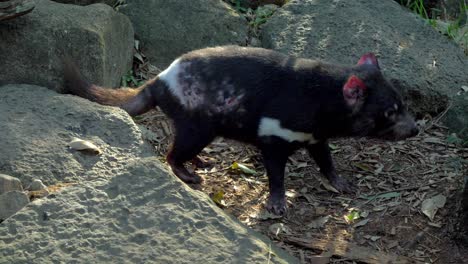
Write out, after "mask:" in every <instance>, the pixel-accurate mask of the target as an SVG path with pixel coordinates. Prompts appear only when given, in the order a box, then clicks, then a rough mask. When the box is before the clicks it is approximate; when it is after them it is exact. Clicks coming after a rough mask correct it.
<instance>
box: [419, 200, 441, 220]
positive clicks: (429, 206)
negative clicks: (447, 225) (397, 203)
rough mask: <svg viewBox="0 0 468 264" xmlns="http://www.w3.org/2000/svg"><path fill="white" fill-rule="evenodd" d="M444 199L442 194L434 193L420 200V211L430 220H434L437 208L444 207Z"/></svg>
mask: <svg viewBox="0 0 468 264" xmlns="http://www.w3.org/2000/svg"><path fill="white" fill-rule="evenodd" d="M446 201H447V197H445V196H444V195H443V194H439V195H436V196H434V197H432V198H429V199H426V200H424V201H423V202H422V205H421V211H422V212H423V213H424V214H425V215H426V216H427V217H429V219H431V221H432V220H434V216H435V214H436V213H437V210H438V209H439V208H442V207H444V205H445V202H446Z"/></svg>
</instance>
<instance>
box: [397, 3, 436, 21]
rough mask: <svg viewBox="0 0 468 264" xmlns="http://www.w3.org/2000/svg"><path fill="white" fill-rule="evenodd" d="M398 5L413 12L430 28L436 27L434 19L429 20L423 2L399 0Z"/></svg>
mask: <svg viewBox="0 0 468 264" xmlns="http://www.w3.org/2000/svg"><path fill="white" fill-rule="evenodd" d="M399 3H400V5H403V6H405V7H407V8H408V9H410V10H411V11H413V12H414V13H416V14H418V15H419V16H420V17H422V18H423V19H424V20H426V21H427V22H428V23H429V25H431V26H432V27H436V26H437V22H436V20H435V19H433V18H430V17H429V15H428V13H427V10H426V7H425V6H424V0H399Z"/></svg>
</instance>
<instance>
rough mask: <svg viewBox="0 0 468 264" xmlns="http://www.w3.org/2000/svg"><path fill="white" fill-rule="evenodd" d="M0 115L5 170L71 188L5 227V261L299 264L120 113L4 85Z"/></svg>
mask: <svg viewBox="0 0 468 264" xmlns="http://www.w3.org/2000/svg"><path fill="white" fill-rule="evenodd" d="M0 107H1V108H0V112H1V113H2V115H0V134H1V135H2V137H0V149H8V150H9V151H8V153H3V152H0V168H2V169H5V170H6V172H7V173H10V174H13V172H14V171H15V172H16V174H15V175H18V177H21V178H22V179H23V181H26V180H28V181H30V179H31V177H32V175H34V176H36V177H39V176H40V178H41V179H43V180H44V181H47V182H58V181H68V182H70V184H69V187H65V188H63V189H61V190H60V191H58V192H55V193H52V194H50V195H49V196H47V197H46V198H43V199H38V200H35V201H33V202H32V203H30V204H29V205H28V206H27V207H26V208H23V210H21V211H20V212H18V213H16V214H15V215H13V216H12V217H10V218H8V219H7V220H5V221H4V222H3V223H1V224H0V248H1V249H2V250H0V259H1V261H0V262H5V263H27V262H30V261H31V259H34V261H35V262H38V263H49V262H66V263H68V262H77V261H78V262H95V263H111V262H112V263H127V262H128V263H148V262H151V263H194V262H200V263H203V262H206V263H227V262H228V263H229V262H230V263H267V262H271V263H296V262H297V260H295V259H294V258H292V257H291V256H289V255H288V254H286V253H285V252H284V251H282V250H280V249H278V248H277V247H276V246H274V245H272V242H271V241H269V240H268V239H267V238H266V237H264V236H262V235H260V234H258V233H256V232H254V231H253V230H251V229H249V228H248V227H246V226H244V225H242V224H241V223H240V222H238V221H237V220H236V219H234V218H233V217H230V216H228V215H226V214H225V213H224V212H223V211H222V210H221V209H219V208H218V207H217V206H216V205H215V204H214V203H213V202H212V201H211V200H210V199H209V197H208V196H207V195H205V194H203V193H201V192H199V191H196V190H192V189H190V188H189V187H188V186H187V185H185V184H183V183H182V182H181V181H180V180H179V179H178V178H176V177H175V176H173V175H172V174H170V173H168V172H167V171H166V168H165V167H163V166H162V164H161V163H160V162H159V161H158V159H157V158H156V157H154V154H153V152H152V148H151V146H149V145H148V144H146V143H144V142H143V141H142V140H141V134H140V131H139V129H138V127H137V126H136V125H135V124H134V123H133V121H132V119H131V118H130V117H129V116H128V115H127V114H126V113H124V112H123V111H122V110H120V109H118V108H115V107H107V106H101V105H97V104H95V103H91V102H89V101H87V100H85V99H82V98H78V97H75V96H71V95H60V94H57V93H55V92H53V91H51V90H48V89H46V88H41V87H37V86H29V85H7V86H3V87H0ZM13 120H15V122H13ZM18 120H21V122H18ZM5 123H7V124H5ZM73 137H78V138H83V139H87V140H89V141H92V142H93V143H94V144H96V145H97V146H98V147H99V148H100V149H101V150H102V153H101V154H100V155H93V154H88V153H82V152H78V151H74V150H70V149H68V148H67V147H66V146H67V143H68V142H69V140H70V139H71V138H73ZM22 175H24V176H22ZM83 256H86V257H85V258H83Z"/></svg>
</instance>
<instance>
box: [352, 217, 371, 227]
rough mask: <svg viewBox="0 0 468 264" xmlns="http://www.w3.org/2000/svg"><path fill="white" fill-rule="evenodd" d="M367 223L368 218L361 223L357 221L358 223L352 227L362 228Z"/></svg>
mask: <svg viewBox="0 0 468 264" xmlns="http://www.w3.org/2000/svg"><path fill="white" fill-rule="evenodd" d="M367 222H369V218H368V219H364V220H362V221H359V222H357V223H355V224H354V225H353V227H354V228H356V227H360V226H364V225H366V224H367Z"/></svg>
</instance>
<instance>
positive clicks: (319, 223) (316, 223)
mask: <svg viewBox="0 0 468 264" xmlns="http://www.w3.org/2000/svg"><path fill="white" fill-rule="evenodd" d="M329 219H330V216H329V215H327V216H323V217H319V218H316V219H314V220H312V222H310V224H308V225H307V227H308V228H321V227H323V226H324V225H325V224H326V223H327V222H328V220H329Z"/></svg>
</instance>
